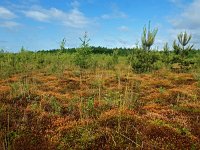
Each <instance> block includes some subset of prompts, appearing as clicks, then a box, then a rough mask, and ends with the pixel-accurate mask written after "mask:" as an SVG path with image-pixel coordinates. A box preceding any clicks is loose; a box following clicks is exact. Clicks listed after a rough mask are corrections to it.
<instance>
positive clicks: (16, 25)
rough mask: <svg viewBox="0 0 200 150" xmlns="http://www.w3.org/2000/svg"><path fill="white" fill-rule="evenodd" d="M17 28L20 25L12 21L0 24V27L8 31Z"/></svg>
mask: <svg viewBox="0 0 200 150" xmlns="http://www.w3.org/2000/svg"><path fill="white" fill-rule="evenodd" d="M18 26H20V24H19V23H17V22H14V21H5V22H1V23H0V27H4V28H8V29H13V28H15V27H18Z"/></svg>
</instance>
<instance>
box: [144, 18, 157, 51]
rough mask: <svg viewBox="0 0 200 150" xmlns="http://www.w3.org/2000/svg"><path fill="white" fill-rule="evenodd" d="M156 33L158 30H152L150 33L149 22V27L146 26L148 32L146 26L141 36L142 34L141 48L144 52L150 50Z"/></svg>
mask: <svg viewBox="0 0 200 150" xmlns="http://www.w3.org/2000/svg"><path fill="white" fill-rule="evenodd" d="M157 32H158V29H157V28H156V29H153V30H152V31H151V27H150V21H149V26H148V31H147V28H146V26H145V27H144V28H143V34H142V38H141V40H142V48H143V49H144V50H148V51H149V50H150V48H151V46H152V45H153V43H154V41H155V37H156V34H157Z"/></svg>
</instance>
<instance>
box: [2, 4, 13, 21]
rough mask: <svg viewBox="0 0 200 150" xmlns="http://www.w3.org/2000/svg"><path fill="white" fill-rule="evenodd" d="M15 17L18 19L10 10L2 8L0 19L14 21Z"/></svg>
mask: <svg viewBox="0 0 200 150" xmlns="http://www.w3.org/2000/svg"><path fill="white" fill-rule="evenodd" d="M15 17H16V15H15V14H14V13H12V12H11V11H10V10H8V9H7V8H4V7H1V6H0V18H2V19H13V18H15Z"/></svg>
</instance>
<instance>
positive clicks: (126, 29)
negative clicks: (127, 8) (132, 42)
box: [117, 26, 130, 32]
mask: <svg viewBox="0 0 200 150" xmlns="http://www.w3.org/2000/svg"><path fill="white" fill-rule="evenodd" d="M117 29H118V30H119V31H123V32H127V31H129V30H130V29H129V27H127V26H120V27H118V28H117Z"/></svg>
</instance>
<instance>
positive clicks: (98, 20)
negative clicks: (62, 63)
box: [0, 0, 200, 51]
mask: <svg viewBox="0 0 200 150" xmlns="http://www.w3.org/2000/svg"><path fill="white" fill-rule="evenodd" d="M199 14H200V0H146V1H142V0H1V1H0V49H1V48H3V49H5V50H8V51H19V49H20V48H21V47H22V46H24V47H25V48H26V49H29V50H41V49H54V48H59V44H60V41H61V40H62V39H63V38H66V41H67V42H66V47H78V46H80V40H79V37H82V36H83V34H84V32H85V31H87V32H88V35H89V37H90V39H91V42H90V45H94V46H106V47H134V46H135V44H136V43H139V44H140V38H141V33H142V29H143V27H144V25H145V24H148V21H149V20H151V25H152V27H157V28H158V34H157V37H156V41H155V45H154V47H159V48H160V49H161V48H162V46H163V44H164V43H165V42H169V43H171V42H172V41H173V40H174V39H176V35H177V33H179V32H181V31H188V32H189V33H191V34H192V35H193V39H192V43H193V44H195V47H197V48H199V47H200V46H199V42H200V41H199V39H200V16H199Z"/></svg>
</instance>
